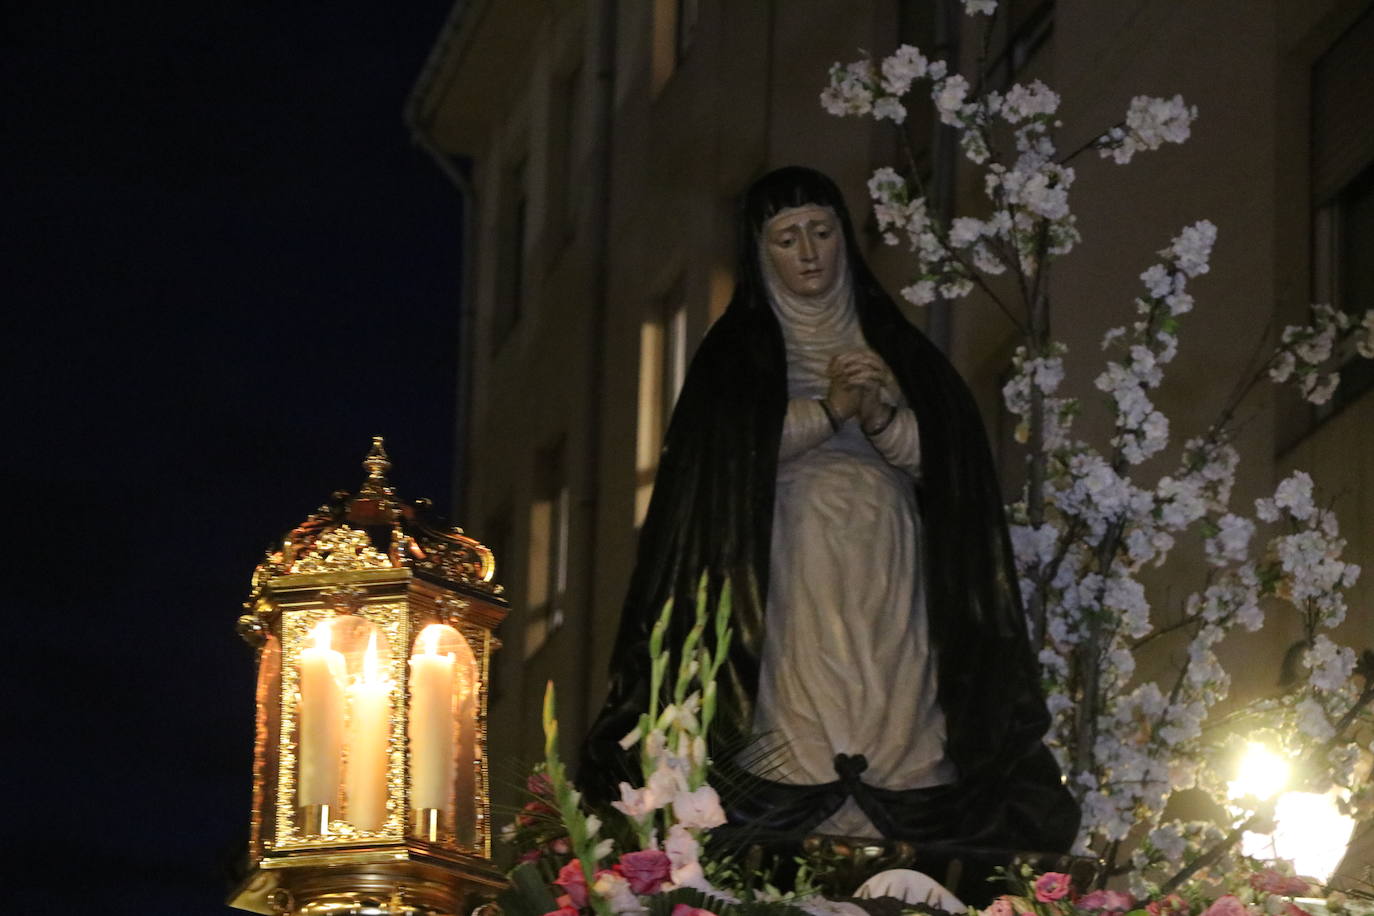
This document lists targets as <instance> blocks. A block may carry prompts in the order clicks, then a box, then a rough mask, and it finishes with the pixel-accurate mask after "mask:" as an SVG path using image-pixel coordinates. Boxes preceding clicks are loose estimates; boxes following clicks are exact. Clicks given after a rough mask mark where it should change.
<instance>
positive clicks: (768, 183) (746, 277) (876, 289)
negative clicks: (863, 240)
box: [732, 165, 899, 320]
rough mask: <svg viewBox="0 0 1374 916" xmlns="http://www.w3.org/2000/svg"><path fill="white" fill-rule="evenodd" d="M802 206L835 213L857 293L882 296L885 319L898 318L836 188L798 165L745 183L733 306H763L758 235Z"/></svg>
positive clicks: (822, 176)
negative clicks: (785, 212) (783, 214)
mask: <svg viewBox="0 0 1374 916" xmlns="http://www.w3.org/2000/svg"><path fill="white" fill-rule="evenodd" d="M807 205H815V206H819V207H829V208H830V209H832V210H834V211H835V216H836V217H837V218H838V219H839V221H840V229H841V232H842V234H843V237H844V244H845V255H846V261H847V263H848V266H849V276H850V279H851V281H852V282H853V283H854V286H855V291H856V293H857V294H859V295H861V296H865V297H872V298H875V299H879V300H881V301H882V303H883V304H882V306H880V310H881V311H883V312H884V313H885V314H886V313H888V312H890V313H891V316H890V317H889V320H892V318H894V317H895V316H898V315H899V312H898V311H897V308H896V306H895V305H893V304H892V302H891V300H890V299H889V298H888V296H887V293H885V292H883V290H882V288H881V287H880V286H879V285H878V282H877V280H876V279H875V278H874V277H873V273H872V271H870V270H869V268H868V263H867V262H866V261H865V260H864V256H863V252H862V251H861V250H860V249H859V244H858V239H857V238H856V237H855V235H854V224H853V222H852V221H851V220H850V218H849V207H848V206H846V204H845V202H844V195H843V194H842V193H840V189H839V187H838V186H837V185H836V184H835V182H833V181H831V180H830V178H829V176H827V175H825V174H823V173H821V172H818V171H816V170H815V169H809V168H806V167H805V166H800V165H789V166H784V167H783V168H780V169H775V170H773V171H771V172H769V173H768V174H767V175H764V176H763V177H762V178H760V179H759V180H758V181H756V182H754V183H753V184H752V185H750V186H749V190H748V191H746V192H745V193H744V199H743V200H742V201H741V202H740V209H739V222H740V238H739V264H738V265H737V268H736V271H737V272H736V275H735V280H736V282H735V295H734V297H733V299H732V304H734V303H735V302H738V303H739V304H740V305H741V307H744V308H756V307H765V306H766V304H767V301H768V299H767V295H766V293H765V292H764V290H765V289H766V284H765V283H764V280H763V274H762V272H761V271H760V269H759V234H760V233H761V232H762V231H763V226H764V224H765V223H767V222H768V220H770V219H772V218H773V217H774V216H775V215H777V214H778V213H781V212H782V211H783V210H786V209H788V208H790V207H805V206H807Z"/></svg>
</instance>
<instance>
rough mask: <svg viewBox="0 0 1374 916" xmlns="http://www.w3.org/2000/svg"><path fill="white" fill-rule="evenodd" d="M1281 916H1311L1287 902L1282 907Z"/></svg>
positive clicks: (1291, 902) (1294, 904) (1292, 903)
mask: <svg viewBox="0 0 1374 916" xmlns="http://www.w3.org/2000/svg"><path fill="white" fill-rule="evenodd" d="M1283 916H1312V914H1311V913H1309V912H1307V911H1306V910H1304V909H1303V908H1302V907H1300V906H1298V905H1297V904H1296V903H1294V902H1293V901H1291V900H1289V901H1287V902H1286V903H1284V905H1283Z"/></svg>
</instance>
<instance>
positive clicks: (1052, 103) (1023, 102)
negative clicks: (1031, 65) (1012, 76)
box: [1001, 80, 1059, 124]
mask: <svg viewBox="0 0 1374 916" xmlns="http://www.w3.org/2000/svg"><path fill="white" fill-rule="evenodd" d="M1058 110H1059V94H1058V93H1056V92H1054V90H1052V89H1050V87H1049V86H1046V85H1045V84H1044V83H1042V82H1040V80H1036V81H1034V82H1033V83H1031V84H1030V85H1028V86H1022V85H1021V84H1019V83H1017V84H1015V85H1013V86H1012V87H1011V88H1010V89H1008V90H1007V94H1006V96H1005V97H1003V99H1002V106H1001V111H1002V117H1003V118H1004V119H1006V121H1007V123H1008V124H1018V123H1020V122H1021V121H1024V120H1026V119H1027V118H1035V117H1042V116H1043V117H1047V116H1049V115H1052V114H1054V113H1055V112H1056V111H1058Z"/></svg>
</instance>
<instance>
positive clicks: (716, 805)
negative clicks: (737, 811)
mask: <svg viewBox="0 0 1374 916" xmlns="http://www.w3.org/2000/svg"><path fill="white" fill-rule="evenodd" d="M673 816H674V817H676V818H677V822H678V823H679V824H681V825H682V826H684V827H698V828H706V829H709V828H711V827H719V826H720V825H721V824H723V823H725V812H724V811H723V810H721V807H720V798H719V796H717V795H716V790H715V789H713V788H711V787H710V786H702V787H701V788H699V789H697V790H696V791H695V792H679V793H678V795H677V797H676V798H674V799H673Z"/></svg>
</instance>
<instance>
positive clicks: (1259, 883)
mask: <svg viewBox="0 0 1374 916" xmlns="http://www.w3.org/2000/svg"><path fill="white" fill-rule="evenodd" d="M1250 886H1251V887H1253V888H1254V889H1255V890H1257V891H1264V892H1265V893H1268V894H1282V895H1283V896H1285V897H1291V896H1293V895H1294V894H1306V893H1307V892H1308V891H1310V890H1311V887H1310V886H1309V885H1308V883H1307V881H1305V880H1304V879H1302V878H1298V877H1295V876H1293V875H1285V874H1281V873H1280V872H1277V871H1275V870H1274V869H1272V868H1266V869H1265V870H1264V871H1257V872H1255V873H1254V874H1253V875H1251V876H1250Z"/></svg>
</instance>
